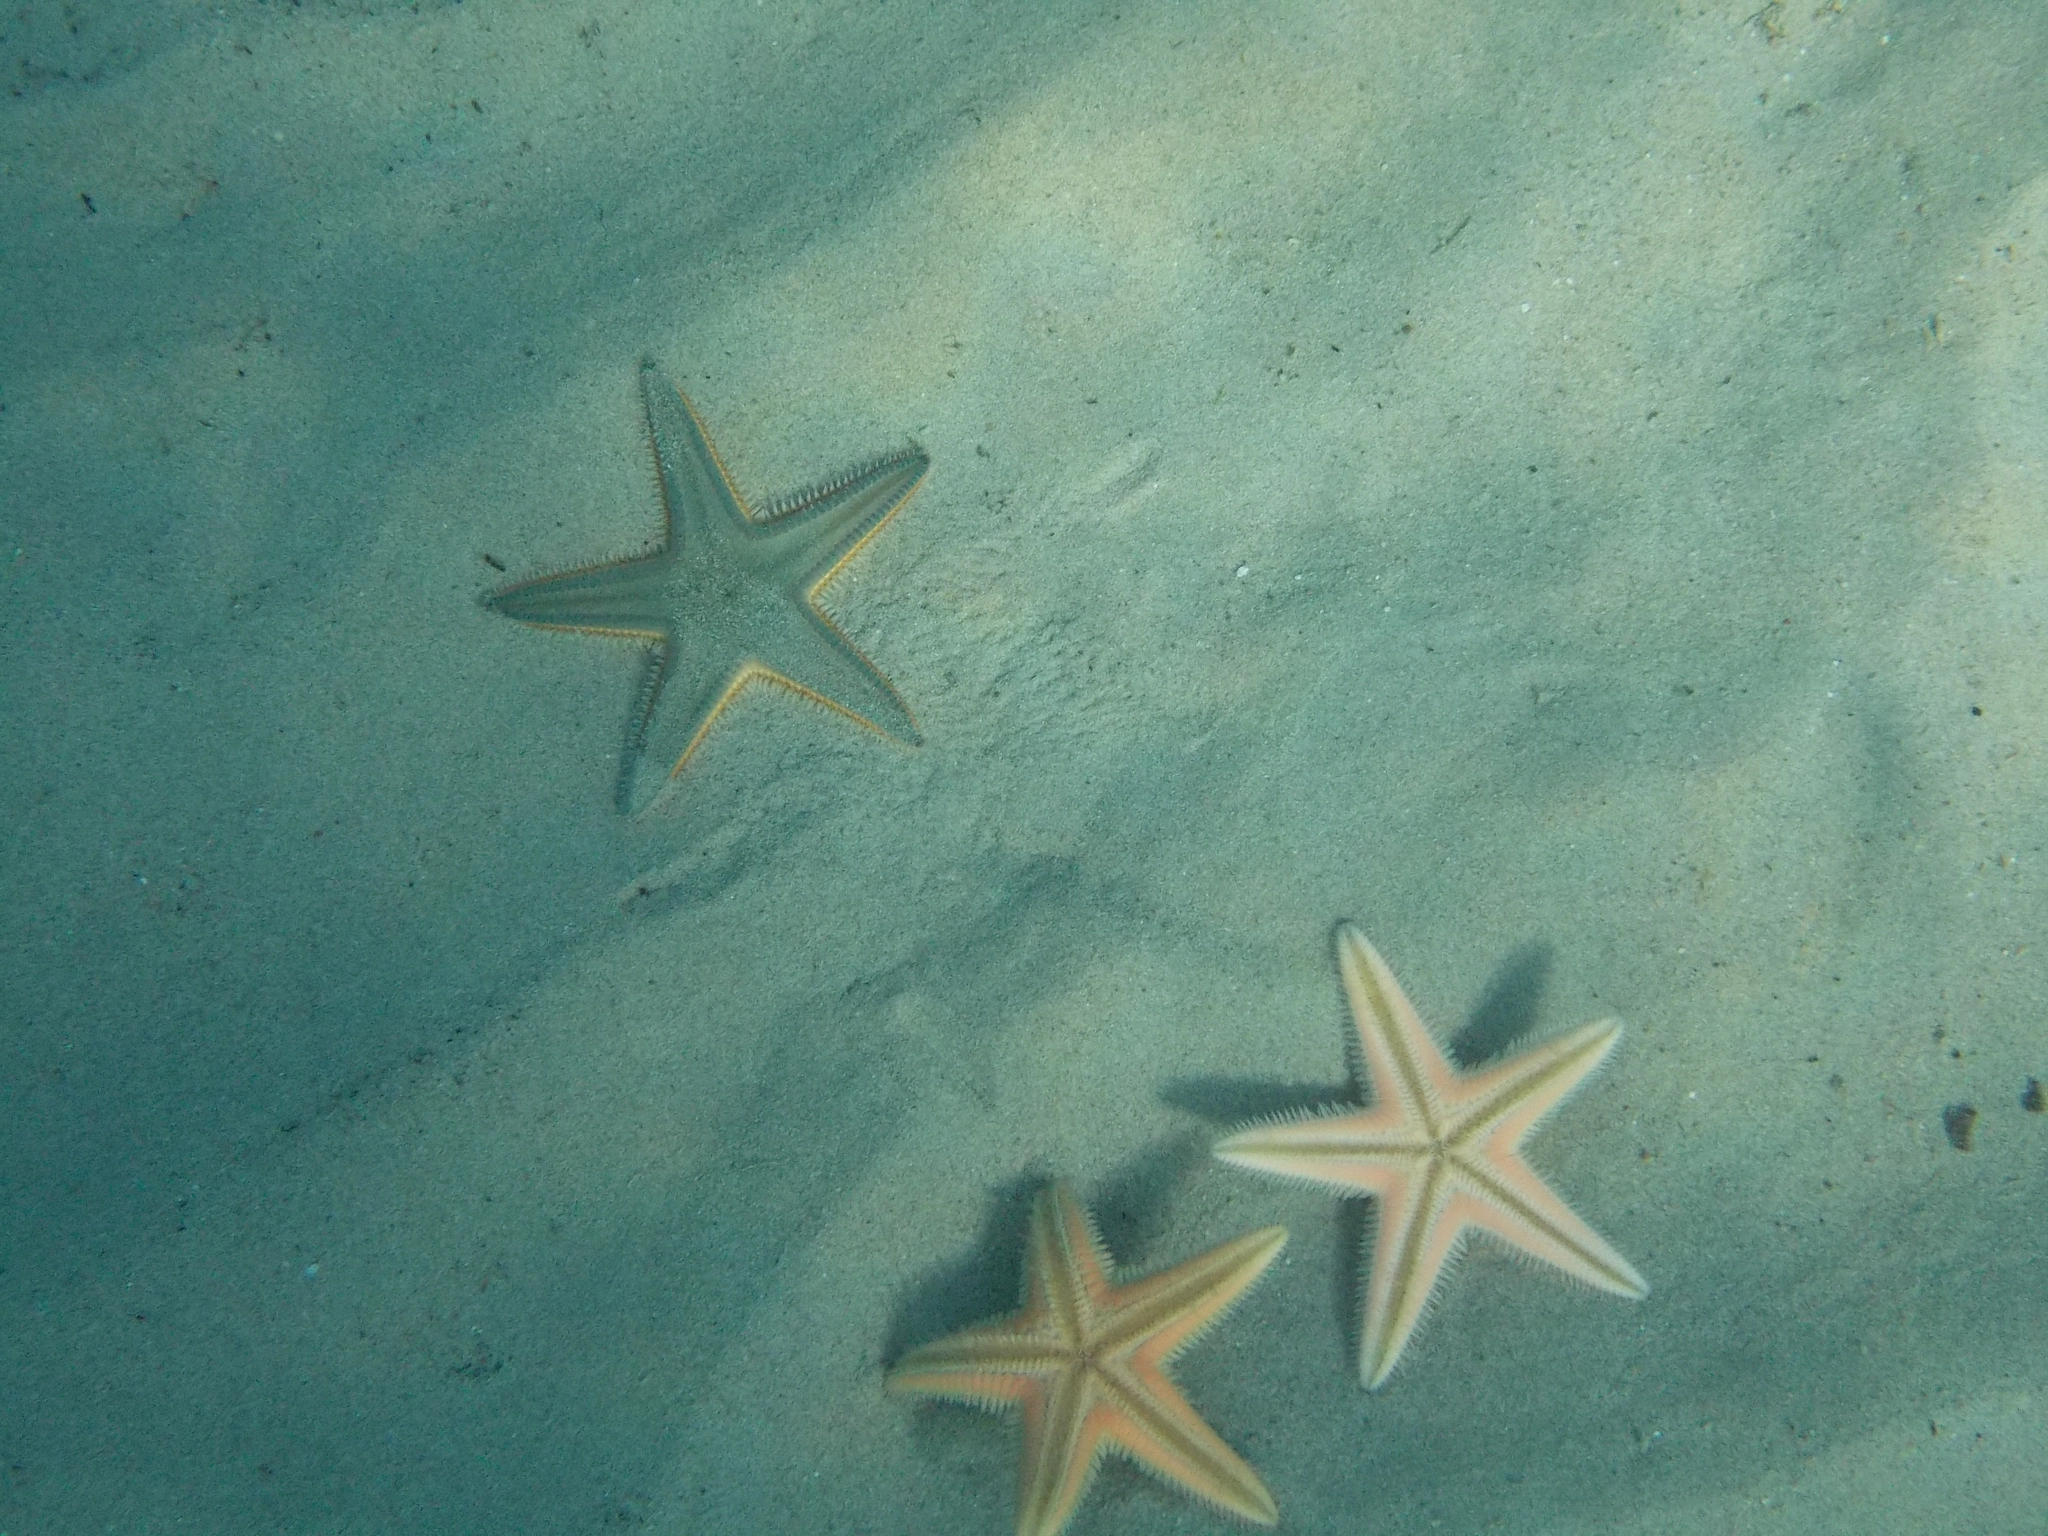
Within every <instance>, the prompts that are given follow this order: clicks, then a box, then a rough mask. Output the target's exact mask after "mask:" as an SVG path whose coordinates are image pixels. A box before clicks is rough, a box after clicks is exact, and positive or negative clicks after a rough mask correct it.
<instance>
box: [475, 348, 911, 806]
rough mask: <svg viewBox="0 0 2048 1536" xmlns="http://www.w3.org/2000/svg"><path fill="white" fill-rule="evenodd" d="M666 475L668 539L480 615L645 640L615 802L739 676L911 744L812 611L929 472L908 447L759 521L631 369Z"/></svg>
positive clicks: (676, 767)
mask: <svg viewBox="0 0 2048 1536" xmlns="http://www.w3.org/2000/svg"><path fill="white" fill-rule="evenodd" d="M640 383H641V389H642V393H643V394H644V395H645V396H646V399H647V426H648V429H649V431H650V432H651V433H652V435H653V438H654V461H655V465H656V467H657V468H658V469H659V470H660V472H661V499H662V512H663V520H664V525H665V526H664V534H663V538H662V545H661V548H660V549H658V550H657V551H655V552H654V553H653V554H651V555H642V556H639V557H636V558H633V559H627V560H615V561H612V562H610V563H608V564H605V565H591V566H584V567H582V568H580V569H577V570H573V571H564V572H562V573H561V574H560V575H557V576H542V577H539V578H536V579H535V580H532V581H523V582H520V583H518V584H517V585H515V586H510V587H506V588H505V589H503V590H502V591H499V592H496V593H493V594H492V595H491V596H490V597H488V598H486V599H485V600H484V601H485V606H486V607H488V608H490V609H491V610H492V611H493V612H496V613H502V614H504V615H505V616H506V617H507V618H511V619H517V620H519V622H520V623H522V624H533V625H536V626H538V627H540V628H542V629H567V630H579V631H581V632H583V633H585V634H594V635H618V636H623V637H625V638H628V639H633V640H639V641H642V642H644V643H645V644H647V645H648V646H649V647H650V652H649V656H648V665H647V675H646V679H645V681H644V682H643V684H642V686H641V690H640V703H639V707H638V709H637V710H636V711H635V712H634V716H633V720H632V723H631V724H630V726H629V727H628V729H627V734H626V749H625V751H624V753H623V754H621V757H620V760H619V782H618V806H619V809H620V810H621V811H623V812H626V813H628V814H631V815H644V814H645V813H646V812H647V811H648V810H650V809H652V808H653V806H654V805H655V804H657V803H658V802H659V801H660V800H661V799H662V798H663V795H664V793H665V792H666V791H667V790H668V789H669V787H670V786H671V785H672V784H673V783H674V782H675V778H676V775H677V774H679V773H681V772H682V770H683V765H684V764H685V763H687V762H688V761H689V760H690V757H691V754H693V753H694V752H695V751H696V750H697V748H698V746H699V745H700V744H701V743H702V742H703V740H704V738H705V736H706V735H707V734H708V733H709V732H710V730H711V726H712V723H713V722H714V721H716V720H717V719H718V717H719V715H721V714H722V713H723V712H724V711H725V707H726V706H727V705H728V704H730V703H732V701H733V699H734V698H735V697H737V696H738V694H739V692H740V690H741V689H743V688H745V687H746V686H747V685H748V684H749V683H753V682H768V683H776V684H779V685H780V686H782V687H784V688H787V689H789V690H790V691H791V692H792V693H796V694H798V695H800V696H802V697H804V698H806V699H809V700H811V701H812V702H813V703H817V704H822V705H824V706H825V707H826V708H827V709H831V710H835V711H837V712H838V713H839V714H842V715H844V716H846V717H847V718H848V719H849V720H852V721H854V722H856V723H857V724H860V725H864V726H866V727H867V728H868V729H869V730H871V731H874V732H875V733H877V734H878V735H882V736H888V737H891V738H893V739H895V740H898V741H902V742H904V743H906V744H908V745H912V746H915V745H917V743H918V741H919V740H920V738H919V736H918V733H917V722H916V721H915V720H914V719H913V718H912V717H911V714H910V710H909V709H908V708H907V707H905V705H904V703H903V700H902V698H901V697H899V696H898V694H897V692H896V690H895V688H894V687H892V686H891V685H890V682H889V680H888V679H887V678H886V677H884V676H883V675H882V674H881V673H880V672H879V671H878V670H876V668H875V665H874V663H873V662H871V661H869V660H868V659H867V657H865V656H863V655H862V654H861V653H860V651H859V650H858V649H857V648H856V647H855V646H854V644H853V642H852V641H850V640H848V639H847V638H846V636H845V635H844V634H842V633H841V632H840V630H839V628H838V626H837V625H835V624H834V623H833V622H832V621H831V620H830V619H828V618H827V617H826V616H825V614H824V612H823V611H822V610H821V609H820V608H819V607H818V602H817V597H818V593H819V592H820V591H821V590H822V589H823V588H824V587H825V585H826V584H827V583H828V582H830V581H831V580H832V578H833V577H834V576H837V575H838V574H839V572H840V571H841V570H842V569H844V568H845V566H846V564H847V562H848V561H850V560H852V559H853V557H854V556H855V555H857V554H858V553H860V551H861V548H862V546H864V545H865V544H866V543H867V542H868V540H869V539H872V538H873V537H874V536H875V535H876V534H877V533H878V532H880V531H881V528H882V525H883V524H884V523H886V522H888V520H889V519H890V518H891V517H892V516H894V515H895V514H896V512H897V511H898V509H900V508H901V507H902V506H903V504H904V503H905V502H906V501H908V500H909V499H910V497H911V494H912V493H913V492H914V491H916V489H917V487H918V485H919V483H920V482H921V481H922V480H923V479H924V475H925V471H926V470H927V469H929V468H930V467H931V460H930V459H928V458H927V457H926V456H925V454H924V452H923V451H922V450H921V449H918V448H915V447H913V448H909V449H906V450H904V451H903V452H901V453H897V454H893V455H891V456H889V457H887V458H881V459H874V460H871V461H869V462H867V463H865V464H861V465H858V466H856V467H855V468H853V469H850V470H848V471H846V472H845V473H844V474H841V475H836V476H834V477H833V478H832V479H830V480H827V481H825V482H824V483H823V484H821V485H818V486H816V487H815V488H813V489H811V490H809V491H806V492H804V493H803V494H801V495H798V496H793V497H787V498H784V499H783V500H781V501H779V502H776V503H775V504H774V505H772V506H771V507H770V508H769V509H768V510H767V511H766V512H765V513H762V514H759V515H756V514H755V513H753V512H751V511H749V510H748V508H747V504H746V501H745V499H744V498H743V497H742V496H741V495H740V493H739V491H738V489H737V488H736V487H735V486H734V485H733V483H732V478H731V477H730V476H729V475H727V474H726V472H725V466H724V465H723V464H722V463H720V462H719V458H718V450H717V449H715V448H713V447H712V446H711V437H710V434H709V433H707V432H706V431H705V430H704V423H703V421H702V419H701V418H700V417H699V416H698V415H697V411H696V408H695V407H694V406H692V405H691V404H690V402H689V400H688V399H686V398H685V397H684V395H683V392H682V391H681V390H680V389H678V388H677V387H676V386H675V385H674V384H672V383H670V382H669V381H668V380H667V379H665V378H663V377H662V375H661V373H660V370H658V369H657V368H656V367H655V366H654V364H653V363H651V362H645V363H642V364H641V368H640Z"/></svg>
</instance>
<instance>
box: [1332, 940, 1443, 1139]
mask: <svg viewBox="0 0 2048 1536" xmlns="http://www.w3.org/2000/svg"><path fill="white" fill-rule="evenodd" d="M1337 968H1338V970H1339V971H1340V972H1341V973H1342V975H1343V978H1344V993H1345V996H1346V997H1348V998H1349V999H1350V1001H1351V1012H1352V1015H1353V1017H1354V1018H1355V1019H1356V1020H1357V1024H1358V1050H1359V1054H1360V1057H1361V1059H1362V1061H1363V1063H1364V1067H1365V1076H1366V1078H1367V1080H1368V1085H1369V1086H1370V1087H1371V1089H1372V1094H1373V1099H1374V1102H1375V1103H1377V1104H1381V1105H1387V1106H1390V1107H1397V1108H1398V1109H1399V1112H1400V1114H1401V1116H1402V1118H1403V1119H1404V1120H1406V1121H1411V1122H1413V1123H1415V1124H1417V1125H1420V1126H1424V1127H1433V1126H1434V1125H1435V1124H1436V1123H1437V1119H1438V1116H1439V1113H1440V1110H1441V1106H1442V1095H1443V1093H1444V1092H1445V1090H1446V1089H1448V1088H1450V1087H1452V1086H1453V1085H1454V1084H1455V1083H1456V1074H1455V1073H1454V1072H1453V1071H1452V1070H1451V1068H1450V1064H1449V1063H1448V1062H1446V1061H1445V1060H1444V1055H1443V1052H1442V1051H1441V1050H1439V1049H1438V1047H1437V1044H1436V1041H1435V1040H1434V1039H1433V1038H1432V1037H1431V1035H1430V1033H1429V1030H1428V1029H1427V1028H1425V1027H1424V1025H1423V1022H1422V1017H1421V1015H1420V1014H1418V1013H1416V1011H1415V1007H1414V1005H1413V1004H1412V1003H1410V1002H1409V1001H1408V995H1407V994H1406V993H1405V992H1403V991H1402V990H1401V984H1400V983H1399V982H1398V981H1396V980H1395V979H1394V973H1393V971H1392V970H1391V969H1390V968H1389V967H1388V965H1387V962H1386V961H1385V960H1382V959H1381V958H1380V953H1379V951H1378V950H1376V949H1374V948H1373V947H1372V945H1371V944H1369V943H1368V942H1367V941H1366V937H1365V935H1364V934H1362V933H1360V932H1359V931H1358V930H1357V929H1356V928H1353V927H1351V926H1350V925H1349V924H1346V925H1345V926H1344V927H1343V928H1341V929H1339V930H1338V933H1337Z"/></svg>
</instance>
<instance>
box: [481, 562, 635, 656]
mask: <svg viewBox="0 0 2048 1536" xmlns="http://www.w3.org/2000/svg"><path fill="white" fill-rule="evenodd" d="M668 565H669V560H668V557H667V556H666V555H665V554H661V555H649V556H647V557H646V558H644V559H640V560H628V561H625V562H623V563H612V564H607V565H590V566H584V567H582V568H580V569H578V570H573V571H563V572H561V573H559V574H558V575H554V576H540V577H536V578H535V579H533V580H532V581H522V582H518V583H515V584H514V585H512V586H509V587H505V588H503V589H502V590H500V591H497V592H494V593H492V594H491V595H490V596H489V597H487V598H485V599H484V606H485V607H486V608H488V609H490V610H491V612H493V613H502V614H503V615H505V617H506V618H508V619H517V620H518V621H519V622H520V623H522V624H531V625H533V626H534V627H535V628H536V629H567V630H576V631H580V632H581V633H583V634H587V635H618V636H622V637H624V638H626V639H631V640H653V641H659V640H665V639H666V638H667V637H668V616H667V614H666V612H665V611H664V609H663V605H662V601H661V593H662V588H663V585H664V583H665V582H666V581H667V578H668Z"/></svg>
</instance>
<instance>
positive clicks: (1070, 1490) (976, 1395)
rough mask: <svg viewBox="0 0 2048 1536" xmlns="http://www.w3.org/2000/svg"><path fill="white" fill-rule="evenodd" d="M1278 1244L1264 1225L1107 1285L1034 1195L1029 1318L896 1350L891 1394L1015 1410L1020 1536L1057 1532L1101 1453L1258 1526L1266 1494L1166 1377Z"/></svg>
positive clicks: (1055, 1200) (1084, 1239)
mask: <svg viewBox="0 0 2048 1536" xmlns="http://www.w3.org/2000/svg"><path fill="white" fill-rule="evenodd" d="M1286 1241H1287V1232H1286V1229H1285V1228H1282V1227H1266V1228H1264V1229H1263V1230H1261V1231H1258V1232H1247V1233H1246V1234H1245V1235H1244V1236H1243V1237H1240V1238H1237V1239H1235V1240H1233V1241H1231V1242H1228V1243H1225V1244H1223V1246H1222V1247H1220V1248H1212V1249H1210V1250H1209V1251H1208V1252H1207V1253H1205V1254H1202V1255H1200V1256H1199V1257H1196V1258H1192V1259H1189V1260H1188V1261H1187V1262H1186V1263H1184V1264H1177V1265H1175V1266H1174V1267H1173V1268H1172V1269H1169V1270H1166V1271H1164V1272H1163V1273H1161V1274H1157V1275H1152V1276H1149V1277H1148V1278H1146V1279H1143V1280H1137V1281H1133V1282H1132V1283H1131V1284H1129V1285H1116V1284H1113V1283H1112V1282H1111V1280H1110V1276H1109V1268H1110V1264H1109V1256H1108V1255H1107V1254H1106V1253H1104V1252H1103V1248H1102V1241H1101V1239H1100V1238H1098V1237H1097V1236H1096V1235H1095V1230H1094V1227H1093V1224H1092V1223H1091V1222H1090V1221H1089V1219H1088V1214H1087V1212H1085V1211H1084V1210H1082V1209H1081V1207H1080V1205H1078V1204H1077V1203H1076V1202H1075V1200H1074V1197H1073V1196H1072V1195H1071V1194H1069V1193H1068V1192H1067V1190H1066V1188H1065V1187H1064V1186H1062V1185H1054V1186H1053V1187H1051V1188H1049V1189H1045V1190H1042V1191H1040V1193H1039V1196H1038V1199H1037V1201H1036V1203H1035V1204H1034V1205H1033V1207H1032V1211H1031V1234H1030V1239H1029V1242H1028V1244H1027V1246H1026V1249H1025V1259H1024V1272H1025V1291H1024V1310H1023V1311H1021V1312H1019V1313H1017V1314H1016V1315H1015V1316H1013V1317H1008V1318H1005V1319H1004V1320H1003V1321H1001V1322H997V1323H986V1324H983V1325H982V1326H981V1327H979V1328H969V1329H967V1330H966V1331H965V1332H963V1333H956V1334H954V1335H952V1336H951V1337H950V1338H945V1339H941V1340H939V1341H938V1342H937V1343H935V1344H926V1345H924V1346H923V1347H922V1348H919V1349H914V1350H912V1351H911V1352H910V1353H909V1354H907V1355H905V1356H904V1357H903V1359H902V1360H901V1361H899V1362H898V1363H897V1365H896V1368H895V1369H894V1370H892V1371H890V1372H889V1376H888V1389H889V1390H890V1391H891V1392H915V1393H920V1394H923V1395H925V1396H928V1397H944V1398H951V1399H953V1400H955V1401H956V1402H964V1403H973V1404H975V1405H977V1406H979V1407H983V1408H992V1409H1002V1408H1005V1407H1008V1406H1009V1405H1010V1404H1012V1403H1014V1404H1017V1405H1019V1406H1020V1407H1021V1408H1022V1409H1023V1410H1024V1459H1023V1465H1022V1468H1021V1469H1020V1472H1019V1476H1018V1486H1017V1536H1055V1533H1056V1532H1058V1531H1059V1530H1060V1529H1061V1528H1062V1527H1063V1526H1064V1525H1065V1524H1066V1523H1067V1519H1068V1517H1069V1516H1071V1515H1072V1514H1073V1512H1074V1508H1075V1506H1076V1505H1077V1504H1079V1503H1080V1502H1081V1496H1082V1495H1083V1494H1084V1493H1086V1492H1087V1491H1088V1483H1089V1480H1090V1479H1091V1478H1092V1477H1093V1476H1094V1475H1095V1465H1096V1463H1097V1462H1098V1461H1099V1460H1100V1459H1101V1457H1102V1453H1103V1452H1104V1451H1106V1450H1114V1451H1119V1452H1121V1453H1122V1454H1124V1455H1126V1456H1128V1457H1130V1459H1131V1460H1133V1461H1135V1462H1137V1463H1138V1464H1139V1465H1140V1466H1142V1467H1144V1468H1145V1469H1146V1470H1147V1471H1150V1472H1153V1473H1156V1474H1157V1475H1159V1476H1160V1477H1162V1478H1164V1479H1166V1480H1168V1481H1170V1482H1175V1483H1178V1484H1180V1485H1181V1486H1182V1487H1183V1488H1186V1489H1187V1490H1188V1491H1189V1492H1191V1493H1194V1494H1196V1495H1198V1496H1200V1497H1201V1498H1204V1499H1207V1500H1208V1501H1209V1502H1210V1503H1212V1504H1215V1505H1217V1506H1218V1507H1219V1508H1222V1509H1225V1510H1228V1511H1230V1512H1231V1513H1232V1514H1236V1515H1241V1516H1243V1517H1244V1518H1245V1519H1247V1520H1250V1521H1253V1522H1255V1523H1257V1524H1259V1525H1271V1524H1273V1523H1274V1522H1275V1521H1276V1520H1278V1519H1279V1511H1278V1510H1277V1509H1276V1507H1275V1506H1274V1503H1273V1496H1272V1495H1271V1494H1270V1493H1268V1492H1267V1491H1266V1485H1265V1484H1264V1483H1262V1482H1260V1481H1259V1475H1258V1473H1256V1472H1254V1471H1253V1470H1252V1469H1251V1468H1250V1467H1249V1466H1247V1465H1246V1464H1245V1462H1244V1461H1243V1460H1242V1459H1241V1458H1240V1457H1239V1456H1238V1454H1237V1453H1236V1452H1235V1451H1233V1450H1231V1448H1230V1447H1229V1446H1227V1445H1225V1444H1224V1443H1223V1441H1222V1440H1221V1439H1219V1438H1218V1437H1217V1434H1216V1432H1215V1431H1214V1430H1212V1429H1211V1428H1210V1427H1209V1426H1208V1425H1207V1424H1205V1423H1203V1422H1202V1420H1201V1418H1200V1417H1199V1416H1198V1415H1197V1414H1196V1413H1195V1410H1194V1409H1193V1408H1191V1407H1190V1406H1189V1405H1188V1400H1187V1399H1186V1398H1184V1397H1182V1396H1181V1394H1180V1390H1179V1389H1178V1388H1177V1387H1175V1386H1174V1384H1173V1383H1172V1382H1171V1381H1170V1380H1168V1379H1167V1375H1166V1366H1167V1363H1168V1362H1169V1361H1171V1360H1172V1359H1173V1357H1174V1356H1175V1355H1176V1354H1178V1353H1179V1352H1180V1351H1181V1349H1182V1348H1183V1347H1184V1346H1185V1345H1187V1344H1189V1343H1190V1342H1192V1341H1193V1340H1194V1339H1195V1338H1196V1337H1198V1336H1199V1335H1200V1334H1201V1333H1202V1332H1203V1331H1204V1330H1206V1329H1207V1328H1208V1327H1209V1325H1210V1324H1211V1323H1213V1322H1215V1321H1216V1319H1217V1318H1219V1317H1221V1316H1222V1315H1223V1314H1224V1312H1226V1311H1227V1310H1229V1308H1230V1305H1231V1303H1232V1302H1234V1301H1236V1300H1237V1298H1238V1297H1239V1296H1240V1295H1242V1294H1243V1293H1244V1291H1245V1289H1246V1288H1247V1287H1249V1286H1250V1285H1251V1283H1252V1282H1253V1281H1254V1280H1256V1279H1258V1277H1259V1274H1260V1272H1261V1271H1262V1270H1264V1269H1265V1267H1266V1266H1267V1265H1268V1264H1270V1263H1271V1262H1272V1260H1273V1256H1274V1255H1275V1254H1277V1253H1278V1252H1279V1251H1280V1248H1281V1245H1282V1244H1284V1243H1285V1242H1286Z"/></svg>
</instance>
